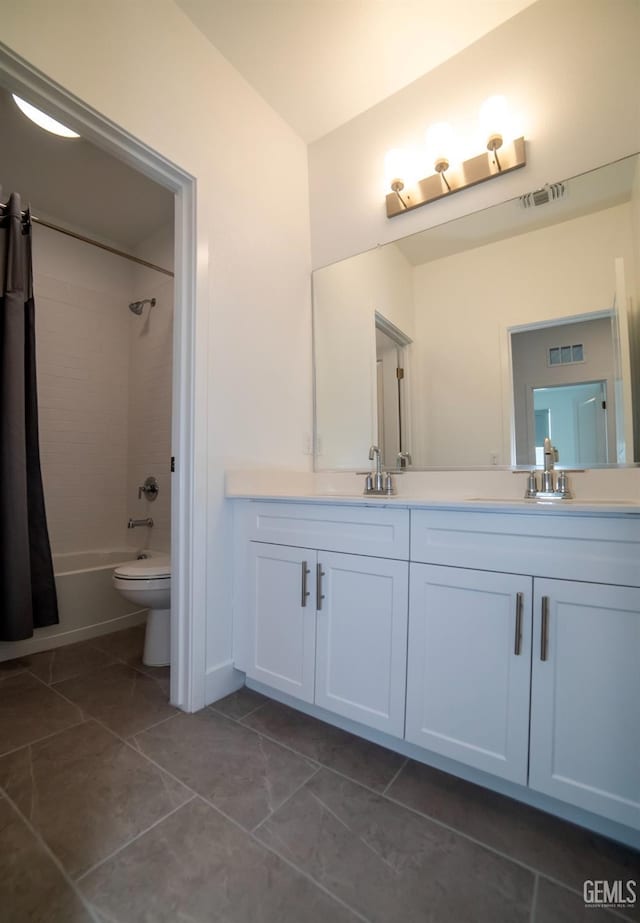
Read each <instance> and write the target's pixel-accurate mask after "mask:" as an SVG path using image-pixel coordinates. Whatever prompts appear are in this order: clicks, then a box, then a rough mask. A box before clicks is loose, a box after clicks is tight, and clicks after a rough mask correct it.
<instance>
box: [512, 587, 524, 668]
mask: <svg viewBox="0 0 640 923" xmlns="http://www.w3.org/2000/svg"><path fill="white" fill-rule="evenodd" d="M523 603H524V595H523V594H522V593H516V640H515V645H514V649H513V653H514V654H515V655H516V657H517V656H519V655H520V653H521V652H522V606H523Z"/></svg>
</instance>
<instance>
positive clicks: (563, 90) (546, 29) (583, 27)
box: [309, 0, 640, 267]
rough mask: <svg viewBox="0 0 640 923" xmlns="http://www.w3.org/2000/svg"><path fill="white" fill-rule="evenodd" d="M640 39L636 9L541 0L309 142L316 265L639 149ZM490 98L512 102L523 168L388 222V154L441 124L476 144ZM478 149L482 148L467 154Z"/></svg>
mask: <svg viewBox="0 0 640 923" xmlns="http://www.w3.org/2000/svg"><path fill="white" fill-rule="evenodd" d="M639 35H640V4H638V2H637V0H539V2H537V3H534V4H533V5H532V6H530V7H528V8H527V9H526V10H524V11H523V12H521V13H519V14H518V15H517V16H515V17H513V18H512V19H510V20H508V21H507V22H506V23H504V24H503V25H502V26H500V27H499V28H497V29H495V30H494V31H493V32H491V33H489V34H488V35H486V36H484V37H483V38H482V39H480V40H479V41H478V42H476V43H475V44H474V45H471V46H470V47H469V48H467V49H465V50H464V51H462V52H461V53H460V54H458V55H456V56H455V57H454V58H451V59H450V60H449V61H447V62H445V63H444V64H442V65H441V66H440V67H438V68H436V69H435V70H433V71H431V72H430V73H428V74H426V75H425V76H424V77H422V78H421V79H420V80H417V81H416V82H415V83H413V84H411V85H410V86H409V87H407V88H405V89H404V90H401V91H400V92H399V93H396V94H395V95H394V96H392V97H390V98H389V99H387V100H385V101H384V102H382V103H380V104H379V105H377V106H374V107H373V108H371V109H369V110H368V111H367V112H365V113H363V114H362V115H360V116H358V117H357V118H355V119H353V120H352V121H351V122H349V123H347V124H346V125H344V126H342V127H340V128H338V129H337V130H336V131H334V132H332V133H331V134H329V135H327V136H325V137H324V138H321V139H320V140H319V141H316V142H315V143H313V144H312V145H311V146H310V149H309V177H310V201H311V220H312V225H311V230H312V254H313V265H314V266H315V267H318V266H324V265H325V264H327V263H330V262H333V261H335V260H338V259H342V258H344V257H346V256H350V255H352V254H355V253H359V252H360V251H362V250H366V249H368V248H370V247H372V246H375V245H376V244H379V243H383V242H385V241H389V240H394V239H397V238H398V237H402V236H404V235H406V234H410V233H412V232H414V231H418V230H422V229H423V228H426V227H431V226H433V225H436V224H441V223H442V222H443V221H448V220H450V219H451V218H454V217H458V216H459V215H462V214H467V213H468V212H472V211H477V210H478V209H480V208H484V207H485V206H487V205H492V204H495V203H496V202H500V201H503V200H504V199H508V198H511V197H513V196H516V195H519V194H521V193H524V192H529V191H531V190H532V189H535V188H537V187H538V186H541V185H543V184H544V183H547V182H553V181H556V180H560V179H564V178H567V177H570V176H575V175H576V174H578V173H580V172H583V171H585V170H588V169H591V168H593V167H595V166H599V165H601V164H604V163H609V162H610V161H612V160H616V159H617V158H619V157H622V156H624V155H626V154H630V153H633V152H635V151H637V150H639V149H640V117H639V114H640V94H639V93H638V86H640V55H639V54H638V36H639ZM494 93H503V94H505V95H506V96H507V97H508V98H509V100H510V103H511V104H512V108H513V110H514V111H515V112H517V113H522V116H523V118H522V123H523V130H524V133H525V136H526V138H527V142H528V144H527V148H528V155H527V156H528V164H527V166H526V168H525V169H523V170H517V171H515V172H514V173H511V174H509V175H507V176H504V177H501V178H499V179H496V180H492V181H491V182H488V183H484V184H482V185H480V186H477V187H475V188H473V189H468V190H465V191H464V192H461V193H459V194H456V195H454V196H452V197H451V198H450V199H446V200H440V201H439V202H437V203H433V204H431V205H428V206H425V207H424V208H420V209H417V210H416V211H414V212H410V213H408V214H407V215H401V216H400V217H397V218H393V219H392V220H389V219H387V217H386V214H385V205H384V195H385V192H386V191H387V190H385V188H384V170H383V165H384V155H385V153H386V151H387V150H388V149H390V148H392V147H403V146H412V145H420V144H422V143H423V139H424V132H425V129H426V127H427V125H429V124H431V123H433V122H437V121H443V120H444V121H449V122H451V124H452V125H453V127H454V129H455V130H456V132H457V133H459V134H463V135H464V134H470V133H471V131H472V130H475V124H476V119H477V111H478V108H479V106H480V104H481V103H482V102H483V100H484V99H485V98H486V97H488V96H490V95H492V94H494ZM480 151H481V147H480V143H479V142H478V143H477V144H476V145H475V147H474V148H473V149H472V150H471V151H470V153H471V154H473V153H480ZM467 156H469V154H467ZM428 172H430V171H429V170H428V169H426V170H425V174H427V173H428Z"/></svg>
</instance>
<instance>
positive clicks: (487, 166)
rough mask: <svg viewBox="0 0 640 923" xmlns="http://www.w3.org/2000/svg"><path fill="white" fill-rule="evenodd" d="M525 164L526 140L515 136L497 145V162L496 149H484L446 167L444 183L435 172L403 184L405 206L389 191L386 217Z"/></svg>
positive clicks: (441, 174)
mask: <svg viewBox="0 0 640 923" xmlns="http://www.w3.org/2000/svg"><path fill="white" fill-rule="evenodd" d="M526 163H527V154H526V149H525V140H524V138H516V140H515V141H512V142H511V144H505V145H503V146H502V147H501V148H500V160H499V161H498V159H497V157H496V154H495V151H487V152H486V153H484V154H479V155H478V156H477V157H471V158H470V159H469V160H465V161H464V162H463V163H461V164H460V165H459V166H457V167H453V168H452V169H449V170H447V171H446V174H447V175H446V182H443V179H444V173H434V174H433V175H432V176H427V177H426V178H425V179H421V180H419V181H418V183H416V185H415V186H414V187H412V188H408V187H405V189H404V190H403V196H402V198H403V201H404V202H405V203H406V204H405V205H404V206H403V204H402V202H401V201H399V199H398V196H397V195H396V193H395V192H390V193H389V194H388V195H387V197H386V203H387V218H395V216H396V215H402V214H404V213H405V212H408V211H412V210H413V209H414V208H420V207H421V206H422V205H428V204H429V202H436V201H437V200H438V199H443V198H445V197H446V196H450V195H453V193H454V192H460V191H461V190H462V189H469V188H470V187H471V186H477V185H478V183H484V182H485V181H486V180H488V179H493V178H494V177H496V176H503V175H504V174H505V173H511V171H512V170H519V169H520V167H524V166H526ZM447 187H448V188H447Z"/></svg>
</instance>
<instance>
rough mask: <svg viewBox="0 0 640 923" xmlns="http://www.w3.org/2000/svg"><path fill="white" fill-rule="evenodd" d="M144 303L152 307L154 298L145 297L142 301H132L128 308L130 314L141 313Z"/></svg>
mask: <svg viewBox="0 0 640 923" xmlns="http://www.w3.org/2000/svg"><path fill="white" fill-rule="evenodd" d="M146 304H150V305H151V307H152V308H154V307H155V304H156V299H155V298H145V299H144V301H132V302H131V304H130V305H129V310H130V311H131V313H132V314H137V315H138V317H140V315H141V314H142V311H143V308H144V306H145V305H146Z"/></svg>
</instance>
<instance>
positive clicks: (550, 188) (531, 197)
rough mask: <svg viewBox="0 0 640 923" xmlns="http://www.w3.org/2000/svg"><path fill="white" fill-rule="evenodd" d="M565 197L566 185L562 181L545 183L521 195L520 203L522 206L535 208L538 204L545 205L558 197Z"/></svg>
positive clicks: (555, 200)
mask: <svg viewBox="0 0 640 923" xmlns="http://www.w3.org/2000/svg"><path fill="white" fill-rule="evenodd" d="M566 197H567V187H566V186H565V184H564V183H547V185H546V186H543V187H542V188H541V189H534V190H533V192H527V194H526V195H521V196H520V204H521V206H522V207H523V208H536V207H537V206H539V205H547V204H548V203H549V202H557V201H558V200H559V199H565V198H566Z"/></svg>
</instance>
